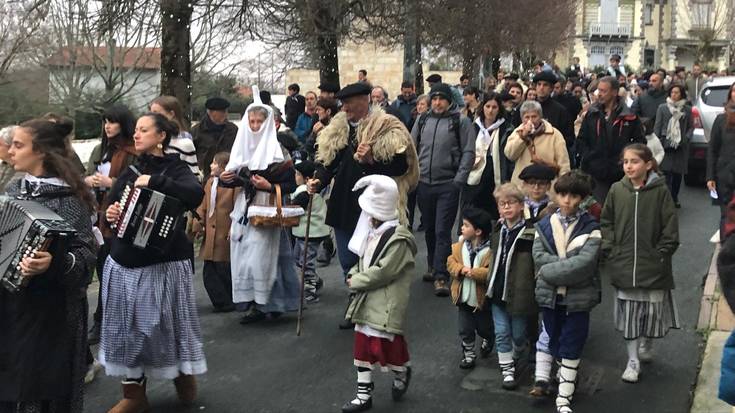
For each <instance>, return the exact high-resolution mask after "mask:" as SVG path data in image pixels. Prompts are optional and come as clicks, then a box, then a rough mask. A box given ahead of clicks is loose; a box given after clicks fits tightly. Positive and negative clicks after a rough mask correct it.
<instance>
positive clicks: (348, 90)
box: [334, 82, 373, 100]
mask: <svg viewBox="0 0 735 413" xmlns="http://www.w3.org/2000/svg"><path fill="white" fill-rule="evenodd" d="M372 90H373V89H372V88H371V87H370V85H369V84H367V83H364V82H357V83H352V84H349V85H347V86H345V87H343V88H342V89H340V91H339V92H337V93H336V94H335V95H334V97H336V98H337V99H341V100H344V99H347V98H351V97H353V96H363V95H369V94H370V92H371V91H372Z"/></svg>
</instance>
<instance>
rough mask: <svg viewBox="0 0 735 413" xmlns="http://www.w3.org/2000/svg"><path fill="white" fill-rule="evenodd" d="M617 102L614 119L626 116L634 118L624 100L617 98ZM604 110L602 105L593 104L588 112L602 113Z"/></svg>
mask: <svg viewBox="0 0 735 413" xmlns="http://www.w3.org/2000/svg"><path fill="white" fill-rule="evenodd" d="M616 99H617V100H618V105H617V107H615V117H616V118H621V117H626V116H635V114H634V113H633V111H632V110H630V107H629V106H628V105H627V104H626V103H625V100H623V98H621V97H620V96H618V97H617V98H616ZM604 111H605V109H604V107H603V106H602V103H600V102H595V104H593V105H592V106H590V108H589V112H595V113H602V112H604Z"/></svg>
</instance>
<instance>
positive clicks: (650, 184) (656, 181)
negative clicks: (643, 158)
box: [621, 172, 666, 192]
mask: <svg viewBox="0 0 735 413" xmlns="http://www.w3.org/2000/svg"><path fill="white" fill-rule="evenodd" d="M621 182H622V183H623V186H624V187H626V188H627V189H628V190H629V191H631V192H633V191H635V188H633V183H632V182H630V178H628V177H627V176H626V177H624V178H623V179H622V180H621ZM663 185H666V178H664V176H663V175H659V174H658V173H656V172H651V173H650V174H649V175H648V180H646V184H645V185H643V188H641V189H640V190H641V191H649V190H651V189H653V188H657V187H659V186H663Z"/></svg>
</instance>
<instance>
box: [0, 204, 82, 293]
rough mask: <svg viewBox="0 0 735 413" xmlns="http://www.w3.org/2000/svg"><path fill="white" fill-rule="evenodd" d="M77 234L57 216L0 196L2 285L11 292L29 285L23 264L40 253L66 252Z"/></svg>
mask: <svg viewBox="0 0 735 413" xmlns="http://www.w3.org/2000/svg"><path fill="white" fill-rule="evenodd" d="M75 235H76V230H75V229H74V228H73V227H72V226H71V225H70V224H69V223H68V222H66V221H65V220H64V219H63V218H61V217H60V216H59V215H58V214H56V213H55V212H54V211H52V210H51V209H49V208H47V207H45V206H44V205H42V204H40V203H38V202H36V201H31V200H19V199H15V198H10V197H7V196H0V284H2V286H3V287H5V288H6V289H7V290H9V291H11V292H17V291H19V290H21V289H22V288H23V287H25V285H26V280H27V278H25V277H23V276H22V274H21V271H20V261H21V260H22V259H23V258H24V257H30V256H33V254H34V253H36V252H38V251H48V250H50V249H51V248H52V247H53V250H54V251H55V252H57V253H58V252H64V251H66V246H67V245H68V242H69V240H70V239H71V237H73V236H75Z"/></svg>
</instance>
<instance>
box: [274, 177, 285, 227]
mask: <svg viewBox="0 0 735 413" xmlns="http://www.w3.org/2000/svg"><path fill="white" fill-rule="evenodd" d="M274 186H275V187H276V216H277V217H278V219H279V220H281V221H283V199H282V198H281V185H280V184H275V185H274Z"/></svg>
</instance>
